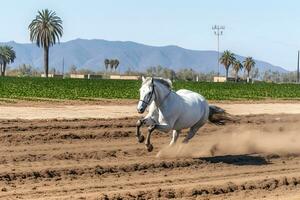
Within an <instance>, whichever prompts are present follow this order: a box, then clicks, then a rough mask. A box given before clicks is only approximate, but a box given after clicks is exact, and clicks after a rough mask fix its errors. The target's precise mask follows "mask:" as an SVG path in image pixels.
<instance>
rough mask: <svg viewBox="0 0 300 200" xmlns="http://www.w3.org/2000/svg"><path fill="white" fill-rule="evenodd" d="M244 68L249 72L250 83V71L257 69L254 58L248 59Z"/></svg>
mask: <svg viewBox="0 0 300 200" xmlns="http://www.w3.org/2000/svg"><path fill="white" fill-rule="evenodd" d="M243 64H244V68H245V70H246V71H247V82H249V78H250V71H251V69H252V68H253V67H255V61H254V60H253V58H252V57H247V58H246V59H245V60H244V61H243Z"/></svg>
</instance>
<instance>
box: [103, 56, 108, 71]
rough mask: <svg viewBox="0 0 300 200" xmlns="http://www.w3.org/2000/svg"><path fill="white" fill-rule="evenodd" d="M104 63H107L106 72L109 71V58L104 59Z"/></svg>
mask: <svg viewBox="0 0 300 200" xmlns="http://www.w3.org/2000/svg"><path fill="white" fill-rule="evenodd" d="M104 65H105V72H107V69H108V65H109V60H108V59H107V58H106V59H105V60H104Z"/></svg>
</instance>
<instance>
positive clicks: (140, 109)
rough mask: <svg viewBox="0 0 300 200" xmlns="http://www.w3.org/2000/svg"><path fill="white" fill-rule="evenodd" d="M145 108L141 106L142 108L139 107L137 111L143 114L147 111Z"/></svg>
mask: <svg viewBox="0 0 300 200" xmlns="http://www.w3.org/2000/svg"><path fill="white" fill-rule="evenodd" d="M145 110H146V109H145V108H143V107H141V108H137V111H138V113H139V114H143V113H144V112H145Z"/></svg>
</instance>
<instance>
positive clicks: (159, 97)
mask: <svg viewBox="0 0 300 200" xmlns="http://www.w3.org/2000/svg"><path fill="white" fill-rule="evenodd" d="M169 93H170V89H169V88H167V87H166V86H164V85H161V84H159V83H157V84H156V85H155V100H154V101H155V105H156V106H157V107H159V106H160V105H161V104H162V103H163V101H165V100H166V99H165V98H166V97H167V95H169Z"/></svg>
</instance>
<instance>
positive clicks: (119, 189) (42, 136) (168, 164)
mask: <svg viewBox="0 0 300 200" xmlns="http://www.w3.org/2000/svg"><path fill="white" fill-rule="evenodd" d="M256 105H260V104H241V105H237V104H222V106H223V107H225V106H228V107H227V108H228V110H230V109H231V110H230V112H232V113H234V114H240V115H239V116H236V117H235V118H236V121H232V122H227V123H226V125H224V126H215V125H212V124H207V125H205V126H204V127H202V128H201V129H200V130H199V131H198V134H197V135H196V136H195V137H194V138H193V139H192V140H191V142H190V143H189V144H187V145H182V144H181V140H182V139H183V137H184V136H185V135H186V131H183V133H182V134H181V137H180V138H179V142H178V144H177V145H175V146H173V147H168V143H169V142H170V135H169V134H162V133H159V132H155V133H154V134H153V139H152V143H153V145H154V150H153V152H151V153H149V152H147V150H146V149H145V147H144V145H143V144H139V143H138V142H137V141H136V138H135V123H136V120H137V119H138V117H136V116H135V115H128V116H126V117H124V116H125V114H124V116H123V113H122V112H121V111H119V112H120V113H122V114H121V115H118V114H115V115H114V116H109V117H114V118H115V119H100V117H101V116H104V115H101V114H99V113H98V111H102V112H103V109H102V110H97V108H98V107H97V106H103V105H90V106H92V107H93V108H94V109H92V108H91V113H92V114H90V115H87V114H86V115H84V117H95V116H94V115H97V114H98V116H97V118H94V119H49V118H52V117H57V116H59V117H62V116H65V115H60V112H66V110H60V112H56V114H49V112H50V111H49V110H48V111H43V112H42V111H41V110H38V111H39V112H38V111H35V112H33V110H34V109H37V108H42V109H45V108H47V106H45V105H40V106H33V108H34V109H33V110H32V109H28V108H25V106H24V105H19V106H12V105H2V106H0V110H1V113H3V112H4V108H5V109H7V107H9V108H8V109H14V108H20V109H22V111H23V112H20V113H19V114H18V115H16V114H14V115H11V118H9V119H7V118H6V119H1V120H0V142H1V145H0V152H1V153H0V199H171V198H174V199H203V200H204V199H205V200H207V199H234V200H237V199H243V200H247V199H272V200H275V199H291V200H296V199H300V165H299V164H300V156H299V155H300V145H299V144H300V135H299V128H300V123H299V122H300V114H296V113H297V112H295V111H294V110H295V109H296V110H297V109H298V111H299V105H298V104H292V103H291V105H289V104H286V103H282V104H280V105H279V104H275V105H274V104H273V108H272V104H268V105H260V106H256ZM56 106H58V105H56ZM56 106H51V107H52V108H53V107H54V110H55V109H56ZM59 106H62V108H64V109H65V108H66V106H63V105H59ZM59 106H58V107H59ZM67 106H75V107H74V108H73V107H72V109H71V111H69V112H70V113H69V114H68V115H67V116H70V118H81V117H82V115H80V114H78V113H85V112H84V109H83V110H76V109H79V108H78V107H77V106H76V105H67ZM81 106H88V105H81ZM109 106H111V107H112V106H113V105H109ZM127 106H128V108H131V109H132V110H130V111H128V110H127V111H126V112H128V113H130V114H133V113H132V112H135V111H134V105H131V104H130V105H127ZM229 106H232V107H229ZM247 106H248V109H246V107H247ZM255 106H256V107H255ZM280 106H282V107H281V109H282V110H280V109H279V108H280ZM284 106H286V107H284ZM49 107H50V106H49ZM79 107H80V106H79ZM117 107H118V108H119V107H120V105H117ZM257 107H259V109H258V108H257ZM81 108H82V107H80V109H81ZM227 108H226V109H227ZM48 109H50V108H48ZM256 109H257V110H256ZM50 110H51V109H50ZM249 110H250V111H249ZM265 110H268V112H266V111H265ZM270 110H271V111H270ZM15 111H16V110H10V112H9V113H12V112H15ZM52 111H53V110H52ZM53 112H54V111H53ZM109 112H111V110H110V111H109ZM288 112H291V113H294V114H283V113H288ZM47 113H48V114H47ZM249 113H253V114H252V115H248V114H249ZM262 113H269V114H262ZM298 113H299V112H298ZM34 115H35V116H34ZM99 115H100V116H99ZM20 116H27V117H28V116H31V117H28V118H27V120H25V119H12V118H13V117H15V118H17V117H20ZM49 116H51V117H49ZM104 117H105V116H104ZM104 117H103V118H104ZM116 117H117V118H116ZM0 118H5V117H3V114H1V117H0ZM24 118H26V117H24ZM35 118H45V119H35ZM46 118H48V119H46ZM67 118H69V117H67ZM28 119H30V120H28ZM143 133H146V129H143Z"/></svg>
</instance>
